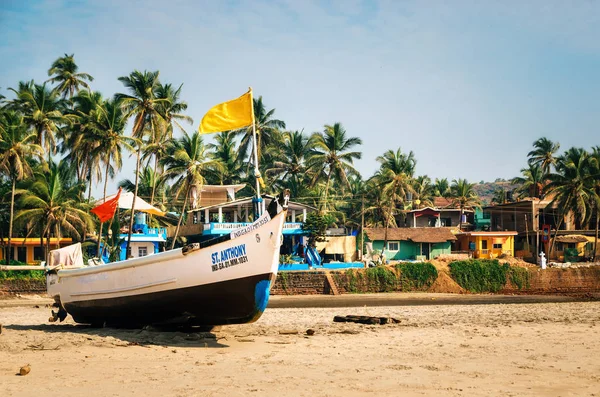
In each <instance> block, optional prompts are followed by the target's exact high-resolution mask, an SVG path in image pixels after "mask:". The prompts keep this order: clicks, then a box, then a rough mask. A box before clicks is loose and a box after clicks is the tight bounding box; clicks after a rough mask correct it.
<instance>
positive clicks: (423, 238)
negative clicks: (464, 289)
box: [365, 227, 456, 260]
mask: <svg viewBox="0 0 600 397" xmlns="http://www.w3.org/2000/svg"><path fill="white" fill-rule="evenodd" d="M365 234H366V236H367V240H366V241H367V243H370V244H372V248H373V250H377V251H379V252H381V251H382V250H383V249H384V242H385V240H386V230H385V228H383V227H380V228H365ZM453 241H456V237H455V236H454V234H452V232H451V231H450V228H447V227H412V228H388V230H387V246H386V247H385V250H383V251H384V254H385V257H386V258H387V259H388V260H409V259H420V258H422V259H435V258H437V257H438V256H440V255H442V254H450V253H451V252H452V242H453Z"/></svg>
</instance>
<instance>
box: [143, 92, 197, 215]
mask: <svg viewBox="0 0 600 397" xmlns="http://www.w3.org/2000/svg"><path fill="white" fill-rule="evenodd" d="M182 87H183V84H182V85H180V86H179V88H177V89H174V88H173V86H172V85H171V84H164V85H163V84H159V85H158V87H157V88H156V99H157V112H156V115H155V116H154V117H155V119H156V120H155V126H156V128H154V129H153V130H151V131H149V133H150V137H149V141H148V144H147V145H146V147H145V150H144V156H143V157H142V159H146V158H147V159H148V162H149V161H150V157H154V172H155V173H156V172H157V167H158V165H159V163H160V159H161V158H162V157H164V156H165V155H166V152H165V148H166V142H167V141H169V140H171V139H173V130H174V127H175V126H176V127H178V128H179V130H180V131H184V129H183V127H182V126H181V124H180V121H185V122H187V123H189V124H192V123H193V120H192V118H191V117H189V116H186V115H184V114H183V113H182V112H183V111H185V110H186V109H187V107H188V105H187V103H186V102H183V101H181V100H180V99H179V96H180V95H181V88H182ZM155 190H156V189H155V188H154V189H152V193H151V194H150V204H154V193H155Z"/></svg>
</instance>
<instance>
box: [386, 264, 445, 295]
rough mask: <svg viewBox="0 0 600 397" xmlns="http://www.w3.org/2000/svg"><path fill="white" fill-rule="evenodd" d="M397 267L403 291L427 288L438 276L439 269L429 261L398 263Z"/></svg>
mask: <svg viewBox="0 0 600 397" xmlns="http://www.w3.org/2000/svg"><path fill="white" fill-rule="evenodd" d="M396 269H397V270H398V272H399V273H400V283H401V285H402V290H403V291H411V290H420V289H427V288H429V287H431V285H432V284H433V283H434V282H435V280H436V279H437V276H438V272H437V269H436V268H435V266H433V265H432V264H431V263H429V262H407V263H398V264H397V265H396Z"/></svg>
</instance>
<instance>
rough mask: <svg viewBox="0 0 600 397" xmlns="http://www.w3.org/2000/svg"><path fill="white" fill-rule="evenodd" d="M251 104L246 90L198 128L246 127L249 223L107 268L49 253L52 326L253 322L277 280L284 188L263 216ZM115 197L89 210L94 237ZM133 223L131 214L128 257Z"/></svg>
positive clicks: (75, 252) (77, 253) (74, 254)
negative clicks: (250, 155)
mask: <svg viewBox="0 0 600 397" xmlns="http://www.w3.org/2000/svg"><path fill="white" fill-rule="evenodd" d="M252 106H253V99H252V89H249V91H248V92H247V93H246V94H244V95H242V96H241V97H239V98H237V99H234V100H231V101H228V102H224V103H221V104H219V105H216V106H214V107H213V108H211V109H210V110H209V111H208V113H206V115H205V116H204V118H203V119H202V122H201V124H200V127H199V130H200V133H215V132H223V131H231V130H235V129H239V128H249V127H250V126H252V131H253V144H254V148H255V150H253V152H254V159H253V163H254V168H255V169H254V174H255V176H256V189H255V191H256V197H255V199H254V200H253V201H254V202H255V206H254V208H255V210H254V222H253V223H251V224H249V225H246V226H244V227H242V228H240V229H238V230H234V231H232V232H231V233H230V234H228V235H225V236H221V237H217V238H213V239H210V240H206V241H202V242H199V243H192V244H188V245H185V246H183V247H181V248H177V249H172V250H170V251H165V252H159V253H154V254H152V255H147V256H142V257H138V258H129V259H125V260H121V261H118V262H113V263H100V264H98V265H92V266H84V263H83V260H82V255H81V246H80V245H75V246H70V247H66V248H63V249H60V250H55V251H52V252H51V255H50V260H49V263H48V267H47V280H46V281H47V289H48V294H49V295H50V296H51V297H53V298H54V300H55V306H57V307H58V308H59V310H58V312H57V313H55V312H53V313H52V317H51V318H50V320H51V321H56V320H58V319H60V320H61V321H62V320H64V319H65V318H66V316H67V315H68V314H70V315H71V316H72V317H73V320H74V321H75V322H78V323H88V324H93V325H146V324H157V323H179V322H182V323H186V324H191V325H206V326H214V325H224V324H240V323H247V322H252V321H256V320H257V319H258V318H259V317H260V316H261V314H262V313H263V311H264V310H265V308H266V306H267V303H268V300H269V293H270V289H271V285H272V284H273V283H274V282H275V278H276V276H277V269H278V265H279V249H280V246H281V243H282V232H283V224H284V221H285V217H286V213H287V206H288V201H289V190H286V191H284V192H282V193H281V194H280V195H279V196H278V197H277V198H274V199H272V201H271V203H269V206H268V208H267V210H266V211H264V212H263V208H264V206H263V205H262V204H263V203H262V196H261V194H260V188H261V184H262V178H261V177H260V172H259V169H258V156H257V150H256V142H257V141H256V129H255V123H254V111H253V107H252ZM119 196H120V191H119V193H117V195H116V197H115V198H114V199H111V200H106V201H105V202H104V203H102V204H101V205H100V206H97V207H96V208H94V209H93V210H92V212H94V213H95V214H96V215H98V217H99V218H100V222H101V224H100V232H101V231H102V223H103V222H105V221H106V220H108V219H112V217H114V214H115V210H116V207H117V206H118V200H119V198H120V197H119ZM136 201H137V198H136V197H135V196H134V197H133V198H132V199H131V214H132V215H133V214H135V210H136V209H137V208H139V206H140V205H139V203H138V204H136ZM265 204H266V203H265ZM136 206H137V207H136ZM132 224H133V216H132V217H131V220H130V227H129V230H128V234H129V237H128V242H127V249H126V252H128V251H129V248H130V246H129V243H130V242H131V237H132V236H131V233H132V229H133V228H132ZM177 230H178V229H177ZM98 246H100V242H99V243H98ZM98 251H100V250H98Z"/></svg>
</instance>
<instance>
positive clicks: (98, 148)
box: [0, 54, 598, 252]
mask: <svg viewBox="0 0 600 397" xmlns="http://www.w3.org/2000/svg"><path fill="white" fill-rule="evenodd" d="M48 77H49V78H48V79H47V80H46V81H45V82H42V83H37V82H35V81H33V80H30V81H21V82H19V83H18V85H17V86H16V87H10V88H9V89H8V90H9V91H10V92H11V94H12V98H5V97H0V173H1V174H0V200H1V201H0V205H2V206H3V208H4V209H6V211H4V210H3V211H2V212H1V213H2V215H0V217H1V218H0V223H1V225H2V228H1V232H0V233H1V234H0V239H1V240H2V242H3V243H4V245H5V246H6V248H8V250H10V246H11V238H12V237H24V236H36V237H40V238H41V239H45V240H44V241H45V247H46V252H48V250H49V249H50V247H49V242H50V238H51V237H59V238H60V237H63V236H68V237H72V238H74V239H75V240H76V241H82V240H84V239H85V236H86V235H89V234H90V233H92V232H93V233H95V234H99V235H102V234H103V233H102V229H101V225H99V223H98V220H97V218H95V217H92V216H90V213H89V210H90V208H91V207H92V206H93V203H94V201H95V200H94V199H93V198H92V187H94V186H97V185H100V184H101V185H100V186H102V191H103V198H105V197H106V195H107V194H108V193H112V192H108V191H107V189H108V185H109V181H111V180H113V179H114V178H115V176H116V174H117V173H118V172H120V171H121V169H122V167H123V159H124V156H127V155H131V156H135V159H136V168H135V170H132V172H131V177H130V178H128V179H125V180H122V181H119V183H118V184H119V186H121V187H123V188H124V189H125V190H129V191H132V192H134V193H135V194H136V195H138V196H140V197H142V198H144V199H146V200H147V201H149V202H150V203H151V204H153V205H155V206H157V207H159V208H161V209H162V210H164V211H167V212H172V213H177V214H179V216H178V217H177V219H169V218H168V217H167V218H159V217H154V218H153V219H152V224H153V226H157V225H161V224H162V225H164V224H177V225H180V224H181V223H182V222H184V221H185V214H186V209H189V206H190V200H189V197H190V195H191V194H192V192H193V191H194V190H196V191H199V188H200V187H201V186H202V185H204V184H214V185H225V184H237V183H245V184H246V187H245V188H244V190H243V191H242V192H240V193H239V195H240V196H250V195H252V194H254V187H253V186H254V177H255V176H254V173H253V171H252V169H253V167H251V165H250V164H251V162H252V160H251V159H252V158H253V154H254V153H253V150H255V149H254V147H253V145H252V127H248V128H244V129H241V130H236V131H229V132H224V133H220V134H216V135H215V136H214V142H212V143H210V142H206V141H205V138H206V136H204V135H201V134H199V133H198V131H197V129H196V128H195V127H194V126H193V120H192V118H191V117H190V116H189V115H187V114H186V110H187V103H186V102H185V101H184V100H183V98H182V92H183V84H179V85H177V84H175V85H174V84H171V83H164V82H162V81H161V80H160V73H159V72H158V71H143V72H141V71H138V70H135V71H133V72H131V73H130V74H129V75H127V76H122V77H118V80H119V81H120V82H121V83H122V84H123V90H122V92H118V93H115V94H113V95H112V96H104V95H103V94H102V93H100V92H98V91H95V90H93V88H92V84H93V81H94V79H93V77H92V76H91V75H89V74H87V73H83V72H80V71H79V68H78V66H77V64H76V62H75V59H74V55H68V54H65V55H64V56H62V57H59V58H58V59H56V60H55V61H54V62H53V63H52V65H51V67H50V68H49V70H48ZM254 116H255V126H254V127H255V129H256V133H257V148H256V150H257V155H258V158H259V166H260V171H261V174H262V176H263V178H264V180H265V185H266V188H265V193H267V194H277V193H278V192H279V191H281V189H286V188H287V189H290V191H291V194H292V199H293V200H294V201H298V202H302V203H305V204H309V205H312V206H314V207H316V208H317V209H318V210H319V213H320V214H321V215H322V216H323V217H324V219H325V221H326V222H327V224H328V225H329V226H338V227H339V226H346V227H350V228H358V227H359V226H360V225H361V222H362V218H363V217H364V223H365V225H366V226H370V227H376V226H379V227H386V228H389V227H396V226H398V225H399V224H400V223H401V222H402V219H403V214H404V213H405V211H406V210H409V209H415V208H423V207H427V206H433V205H434V198H435V197H445V198H448V200H449V202H451V203H452V205H454V206H455V207H456V208H460V209H461V210H463V211H464V210H465V209H469V208H474V207H476V206H479V205H481V201H480V200H479V198H478V197H477V195H476V194H475V191H474V186H475V184H474V183H469V182H468V181H467V180H466V179H461V178H459V179H455V180H452V182H450V181H449V180H448V179H435V180H432V179H431V178H429V177H428V176H427V175H418V174H417V173H416V165H417V160H416V157H415V154H414V153H413V152H412V151H409V152H406V151H403V150H402V149H401V148H398V149H396V150H387V151H385V152H384V153H382V154H381V155H380V156H378V157H377V161H378V163H379V169H378V170H377V171H376V172H375V173H374V175H372V176H370V177H368V178H363V177H362V176H361V174H360V173H359V171H358V170H357V169H356V168H355V165H354V161H355V160H358V159H360V158H361V157H362V153H361V151H360V150H359V149H360V145H361V144H362V140H361V139H360V138H359V137H353V136H350V134H349V133H348V132H347V131H346V129H345V128H344V127H343V125H342V123H339V122H336V123H331V124H326V125H324V127H323V129H322V131H317V132H313V133H310V134H306V133H304V131H297V130H296V131H292V130H288V129H286V123H285V122H284V121H283V120H279V119H277V118H276V116H275V109H269V108H268V107H267V106H266V105H265V103H264V101H263V98H262V97H260V96H259V97H258V98H254ZM128 127H129V128H128ZM548 142H549V143H550V144H553V143H552V142H550V141H548V140H546V139H545V138H542V139H541V140H539V141H536V143H535V147H534V151H532V152H531V153H530V161H529V166H528V168H527V169H524V170H523V176H522V177H520V178H515V180H514V183H517V184H518V194H519V195H531V196H536V195H541V194H546V193H548V192H550V191H553V192H556V194H557V196H556V197H561V198H560V199H558V198H557V199H556V203H557V205H559V206H560V208H561V211H563V212H564V213H565V214H566V213H567V212H568V211H571V210H573V209H576V210H577V211H578V212H577V213H578V214H579V215H578V220H579V221H580V222H581V224H584V223H585V222H586V221H587V222H589V221H590V219H591V217H590V216H591V214H592V213H594V211H595V213H597V212H598V147H596V148H594V150H593V151H592V152H591V153H588V152H585V151H583V149H571V150H570V151H567V152H566V153H565V154H564V155H562V156H558V157H554V154H555V153H556V150H558V147H556V149H555V150H554V151H553V152H552V156H551V157H550V158H548V159H546V158H545V157H543V156H545V152H544V150H547V149H548V148H547V147H546V146H544V145H546V144H547V143H548ZM554 145H557V144H554ZM578 156H579V157H578ZM536 167H537V168H536ZM540 173H541V174H540ZM536 178H537V179H536ZM574 180H577V181H579V182H573V181H574ZM574 184H577V186H575V185H574ZM536 186H537V188H536ZM532 189H533V190H532ZM536 189H538V190H536ZM573 189H575V190H573ZM592 193H593V194H592ZM594 200H595V201H594ZM565 211H566V212H565ZM596 218H597V217H596ZM461 219H462V217H461ZM120 222H121V223H122V224H126V223H129V225H130V226H129V227H130V228H131V225H132V223H133V218H132V217H131V216H129V214H128V212H127V211H125V212H124V213H122V214H121V218H120ZM172 244H173V245H174V244H175V241H173V242H172Z"/></svg>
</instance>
